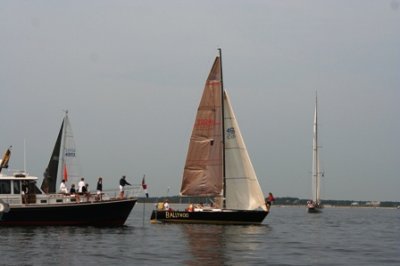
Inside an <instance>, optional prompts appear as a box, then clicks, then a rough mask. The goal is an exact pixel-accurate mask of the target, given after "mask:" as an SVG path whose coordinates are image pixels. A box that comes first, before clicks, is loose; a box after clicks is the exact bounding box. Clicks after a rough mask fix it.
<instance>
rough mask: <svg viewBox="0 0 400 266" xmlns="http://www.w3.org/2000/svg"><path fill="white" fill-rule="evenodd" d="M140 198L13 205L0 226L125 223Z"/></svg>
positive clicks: (110, 224) (117, 224)
mask: <svg viewBox="0 0 400 266" xmlns="http://www.w3.org/2000/svg"><path fill="white" fill-rule="evenodd" d="M136 201H137V199H124V200H107V201H98V202H82V203H65V204H48V205H38V204H27V205H21V206H10V210H9V212H7V213H3V217H2V218H1V220H0V226H41V225H73V226H122V225H123V224H124V223H125V221H126V219H127V218H128V216H129V214H130V212H131V210H132V208H133V207H134V206H135V204H136Z"/></svg>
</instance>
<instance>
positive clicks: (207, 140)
mask: <svg viewBox="0 0 400 266" xmlns="http://www.w3.org/2000/svg"><path fill="white" fill-rule="evenodd" d="M180 194H181V196H184V197H204V198H213V199H214V201H213V204H212V205H210V206H201V205H200V206H197V207H194V208H192V206H190V207H189V208H188V209H186V210H184V211H177V210H171V209H169V210H163V209H160V208H158V209H156V210H153V212H152V215H151V221H152V222H153V223H156V222H164V223H168V222H172V223H214V224H259V223H261V222H262V221H263V220H264V218H265V217H266V216H267V214H268V210H267V207H266V204H265V200H264V194H263V192H262V190H261V187H260V184H259V182H258V179H257V176H256V173H255V170H254V168H253V165H252V163H251V160H250V157H249V154H248V152H247V149H246V146H245V144H244V141H243V137H242V134H241V132H240V129H239V125H238V123H237V120H236V117H235V114H234V112H233V109H232V104H231V101H230V99H229V97H228V94H227V92H226V91H225V90H224V87H223V75H222V57H221V49H219V55H218V56H217V57H216V59H215V61H214V64H213V66H212V68H211V71H210V73H209V76H208V78H207V81H206V84H205V87H204V90H203V95H202V98H201V101H200V104H199V107H198V109H197V115H196V119H195V122H194V126H193V131H192V135H191V138H190V142H189V148H188V153H187V157H186V163H185V167H184V171H183V178H182V185H181V190H180Z"/></svg>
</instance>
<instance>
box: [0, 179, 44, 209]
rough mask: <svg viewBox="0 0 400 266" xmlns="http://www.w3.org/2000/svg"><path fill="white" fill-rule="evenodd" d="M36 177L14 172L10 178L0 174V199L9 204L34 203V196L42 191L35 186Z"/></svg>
mask: <svg viewBox="0 0 400 266" xmlns="http://www.w3.org/2000/svg"><path fill="white" fill-rule="evenodd" d="M37 180H38V178H37V177H36V176H29V175H27V174H26V173H24V172H16V173H14V174H13V175H12V176H4V175H1V174H0V199H2V200H4V201H5V202H8V203H10V204H27V203H36V195H38V194H43V191H41V190H40V188H38V187H37V186H36V181H37Z"/></svg>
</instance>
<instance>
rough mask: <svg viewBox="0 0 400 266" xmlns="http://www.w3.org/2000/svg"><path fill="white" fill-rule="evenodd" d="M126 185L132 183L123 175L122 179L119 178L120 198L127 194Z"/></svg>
mask: <svg viewBox="0 0 400 266" xmlns="http://www.w3.org/2000/svg"><path fill="white" fill-rule="evenodd" d="M126 185H130V186H131V184H129V183H128V181H126V176H124V175H123V176H122V177H121V179H120V180H119V198H120V199H123V198H124V196H125V191H124V188H125V186H126Z"/></svg>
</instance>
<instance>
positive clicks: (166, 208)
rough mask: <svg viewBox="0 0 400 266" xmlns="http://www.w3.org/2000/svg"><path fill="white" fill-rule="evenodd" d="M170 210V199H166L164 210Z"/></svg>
mask: <svg viewBox="0 0 400 266" xmlns="http://www.w3.org/2000/svg"><path fill="white" fill-rule="evenodd" d="M169 210H170V208H169V203H168V200H167V199H166V200H165V201H164V211H169Z"/></svg>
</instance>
